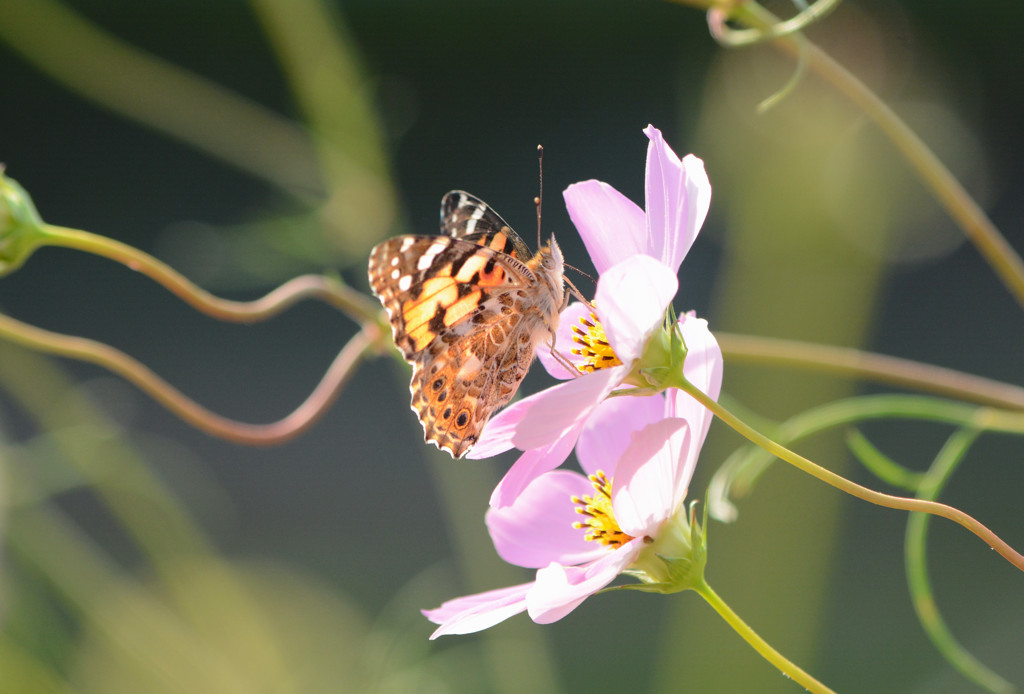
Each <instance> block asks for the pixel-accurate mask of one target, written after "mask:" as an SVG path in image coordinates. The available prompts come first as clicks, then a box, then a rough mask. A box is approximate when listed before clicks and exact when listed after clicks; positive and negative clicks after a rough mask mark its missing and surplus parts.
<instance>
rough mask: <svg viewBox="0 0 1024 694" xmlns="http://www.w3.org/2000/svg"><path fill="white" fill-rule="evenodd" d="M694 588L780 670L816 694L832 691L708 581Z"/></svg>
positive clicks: (745, 639)
mask: <svg viewBox="0 0 1024 694" xmlns="http://www.w3.org/2000/svg"><path fill="white" fill-rule="evenodd" d="M694 590H696V591H697V593H698V594H700V596H701V597H702V598H704V599H705V600H706V601H707V603H708V604H709V605H711V607H713V608H714V610H715V612H717V613H718V614H719V615H720V616H721V617H722V619H724V620H725V621H726V622H727V623H728V624H729V626H731V627H732V628H733V630H735V631H736V633H737V634H739V635H740V637H741V638H742V639H743V640H744V641H746V642H747V643H749V644H750V645H751V646H753V648H754V650H755V651H757V652H758V653H760V654H761V656H762V657H763V658H764V659H765V660H767V661H768V662H769V663H771V664H772V665H774V666H775V667H776V668H778V670H779V672H781V673H782V674H784V675H786V676H787V677H789V678H791V679H792V680H793V681H794V682H796V683H797V684H799V685H801V686H802V687H804V689H806V690H807V691H809V692H814V694H822V693H823V692H832V690H831V689H829V688H828V687H826V686H825V685H824V684H822V683H821V682H819V681H818V680H816V679H814V678H813V677H811V676H810V675H809V674H808V673H806V672H805V671H804V670H803V669H801V668H800V667H799V666H797V665H796V664H795V663H793V662H790V661H789V660H788V659H786V657H785V656H783V655H782V654H781V653H779V652H778V651H777V650H775V649H774V648H772V647H771V645H769V644H768V642H767V641H765V640H764V639H762V638H761V637H760V636H758V634H757V632H755V631H754V630H753V629H751V628H750V626H749V625H748V624H747V623H746V622H744V621H743V620H742V619H740V617H739V615H737V614H736V613H735V612H733V611H732V609H731V608H730V607H729V606H728V605H727V604H726V603H725V602H724V601H723V600H722V598H720V597H718V593H716V592H715V591H713V590H712V589H711V586H709V585H708V584H707V583H706V582H704V581H701V582H700V584H699V585H697V586H695V587H694Z"/></svg>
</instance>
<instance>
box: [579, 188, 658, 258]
mask: <svg viewBox="0 0 1024 694" xmlns="http://www.w3.org/2000/svg"><path fill="white" fill-rule="evenodd" d="M562 195H563V197H564V198H565V207H566V209H567V210H568V211H569V217H570V218H571V219H572V223H573V224H574V225H575V226H576V229H577V231H579V233H580V238H581V239H583V244H584V245H585V246H586V247H587V252H588V253H589V254H590V259H591V260H592V261H593V263H594V268H595V269H596V270H597V272H598V274H599V275H600V274H603V273H604V271H605V270H606V269H608V268H609V267H611V266H612V265H614V264H615V263H616V262H618V261H619V260H621V259H622V258H627V257H629V256H631V255H635V254H637V253H645V252H647V250H646V249H647V247H646V245H645V236H646V235H647V221H646V218H645V216H644V211H643V210H641V209H640V207H639V206H637V204H636V203H635V202H633V201H632V200H630V199H629V198H627V197H626V196H624V195H623V194H622V193H620V192H619V191H617V190H615V189H614V188H612V187H611V186H610V185H608V184H607V183H602V182H601V181H594V180H590V181H583V182H581V183H574V184H573V185H571V186H569V187H568V188H566V189H565V192H564V193H562Z"/></svg>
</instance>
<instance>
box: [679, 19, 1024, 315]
mask: <svg viewBox="0 0 1024 694" xmlns="http://www.w3.org/2000/svg"><path fill="white" fill-rule="evenodd" d="M678 1H680V0H677V2H678ZM686 4H693V3H692V2H690V3H686ZM700 4H705V3H700ZM705 5H706V6H711V9H710V10H709V11H710V12H719V13H720V12H721V9H718V7H721V8H722V9H728V19H729V20H730V21H733V22H738V23H741V24H744V25H746V26H748V27H752V28H754V29H758V30H760V31H762V32H765V33H770V32H772V31H773V27H775V26H776V25H778V24H779V19H778V17H776V16H775V15H773V14H772V13H771V12H769V11H768V10H766V9H764V8H763V7H761V6H760V5H758V4H757V3H756V2H731V3H728V4H724V5H723V4H721V3H706V4H705ZM772 45H773V46H775V47H776V48H778V49H779V50H781V51H783V52H785V53H788V54H789V55H791V56H793V57H795V58H796V59H797V60H806V61H807V64H808V65H809V67H810V68H811V69H812V70H814V71H815V72H817V73H818V75H819V76H821V77H822V78H823V79H824V80H825V81H827V82H829V83H831V84H832V86H834V87H835V88H836V89H837V90H838V91H839V92H840V93H841V94H843V95H844V96H846V98H848V99H849V100H850V101H851V102H853V104H854V105H855V106H857V108H859V109H860V110H861V111H863V112H864V114H865V115H867V116H868V118H870V119H871V120H872V121H874V123H875V125H877V126H878V128H879V129H880V130H881V131H882V132H883V133H884V134H885V135H886V137H888V138H889V140H890V141H891V142H892V143H893V144H894V145H895V146H896V148H897V149H898V150H899V151H900V152H901V153H902V154H903V156H904V158H906V160H907V161H908V162H909V163H910V165H911V167H912V168H913V169H914V170H915V171H916V172H917V175H918V176H919V177H920V178H921V180H922V181H923V182H924V184H925V186H927V187H928V188H929V189H930V190H931V192H932V195H934V196H935V198H936V200H938V202H939V204H940V205H942V207H943V208H945V210H946V212H947V213H948V214H949V215H950V216H951V217H952V218H953V220H954V221H955V222H956V223H957V224H958V225H960V227H961V228H962V229H963V230H964V233H965V234H966V235H967V237H968V238H969V239H970V240H971V242H972V243H973V244H974V245H975V246H976V247H977V248H978V250H979V251H980V252H981V254H982V256H984V258H985V260H987V261H988V263H989V265H991V266H992V269H993V270H995V272H996V274H997V275H998V276H999V278H1000V280H1002V282H1003V284H1004V285H1005V286H1006V288H1007V289H1008V290H1009V291H1010V293H1011V294H1012V295H1013V296H1014V298H1015V299H1016V300H1017V303H1019V304H1020V305H1021V306H1024V260H1021V257H1020V256H1019V255H1018V254H1017V252H1016V251H1015V250H1014V249H1013V247H1012V246H1011V245H1010V244H1009V243H1007V241H1006V239H1005V238H1004V237H1003V236H1002V234H1000V233H999V230H998V229H997V228H996V226H995V225H994V224H993V223H992V220H990V219H989V218H988V216H987V215H986V214H985V212H984V211H983V210H982V209H981V206H979V205H978V203H977V202H975V201H974V199H973V198H972V197H971V196H970V195H969V194H968V193H967V191H966V190H964V187H963V186H962V185H960V182H959V181H957V179H956V177H954V176H953V174H952V173H950V171H949V169H947V168H946V167H945V165H944V164H943V163H942V162H941V161H940V160H939V158H938V157H937V156H936V155H935V153H934V152H932V151H931V149H929V148H928V146H927V145H926V144H925V143H924V142H923V141H922V140H921V138H919V137H918V136H917V134H915V133H914V131H913V130H911V129H910V128H909V127H908V126H907V124H906V123H904V122H903V121H902V120H901V119H900V118H899V117H898V116H897V115H896V114H895V113H894V112H893V111H892V109H890V108H889V107H888V106H886V105H885V103H884V102H883V101H882V100H881V99H879V98H878V96H877V95H875V93H874V92H872V91H871V90H870V89H868V88H867V86H865V85H864V83H863V82H861V81H860V80H858V79H857V78H856V77H854V76H853V74H851V73H850V72H849V71H848V70H846V68H844V67H843V66H842V65H840V64H839V63H837V62H836V61H835V60H833V59H832V58H831V57H830V56H829V55H828V54H827V53H825V52H824V51H822V50H821V49H820V48H818V47H817V46H815V45H814V44H813V43H811V42H810V41H808V40H807V39H805V38H804V37H803V36H802V35H793V36H782V37H780V38H778V39H776V40H774V41H772Z"/></svg>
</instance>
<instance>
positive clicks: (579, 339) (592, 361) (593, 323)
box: [571, 312, 622, 374]
mask: <svg viewBox="0 0 1024 694" xmlns="http://www.w3.org/2000/svg"><path fill="white" fill-rule="evenodd" d="M581 326H582V327H581ZM572 341H573V342H574V343H575V344H577V345H579V347H574V348H573V349H572V350H571V351H572V353H573V354H577V355H579V356H581V357H583V358H584V359H585V360H586V361H585V363H583V364H581V365H579V367H578V368H579V370H580V371H582V372H583V373H587V374H589V373H593V372H595V371H597V370H598V369H607V368H609V367H611V366H619V365H620V364H622V362H621V361H619V358H618V357H617V356H615V352H614V351H613V350H612V346H611V345H610V344H608V337H607V336H606V335H605V334H604V328H603V327H602V326H601V322H600V321H599V320H598V319H597V316H596V315H595V314H594V313H593V312H591V313H590V316H589V317H588V316H583V317H582V318H580V325H574V326H573V328H572Z"/></svg>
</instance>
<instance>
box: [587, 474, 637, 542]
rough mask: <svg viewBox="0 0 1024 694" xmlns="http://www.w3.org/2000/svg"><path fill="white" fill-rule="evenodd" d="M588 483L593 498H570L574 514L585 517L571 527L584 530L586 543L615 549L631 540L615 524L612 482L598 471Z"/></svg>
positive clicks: (630, 537)
mask: <svg viewBox="0 0 1024 694" xmlns="http://www.w3.org/2000/svg"><path fill="white" fill-rule="evenodd" d="M590 483H591V484H592V485H593V486H594V489H595V490H596V491H597V493H596V494H595V495H594V496H584V497H583V498H580V497H578V496H574V497H572V502H573V503H574V504H576V513H578V514H580V515H581V516H586V520H582V521H576V522H575V523H573V524H572V527H574V528H576V529H578V530H584V529H585V530H586V531H587V533H586V539H587V540H588V541H594V542H600V543H601V544H603V545H608V546H609V547H612V548H615V547H619V546H621V545H624V544H625V543H627V542H629V541H630V540H632V539H633V538H632V536H630V535H627V534H626V533H624V532H622V530H620V529H619V524H618V523H616V522H615V512H614V511H613V510H612V481H611V480H610V479H608V477H607V476H605V474H604V473H603V472H602V471H600V470H598V471H597V472H596V473H594V474H593V475H591V476H590Z"/></svg>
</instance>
